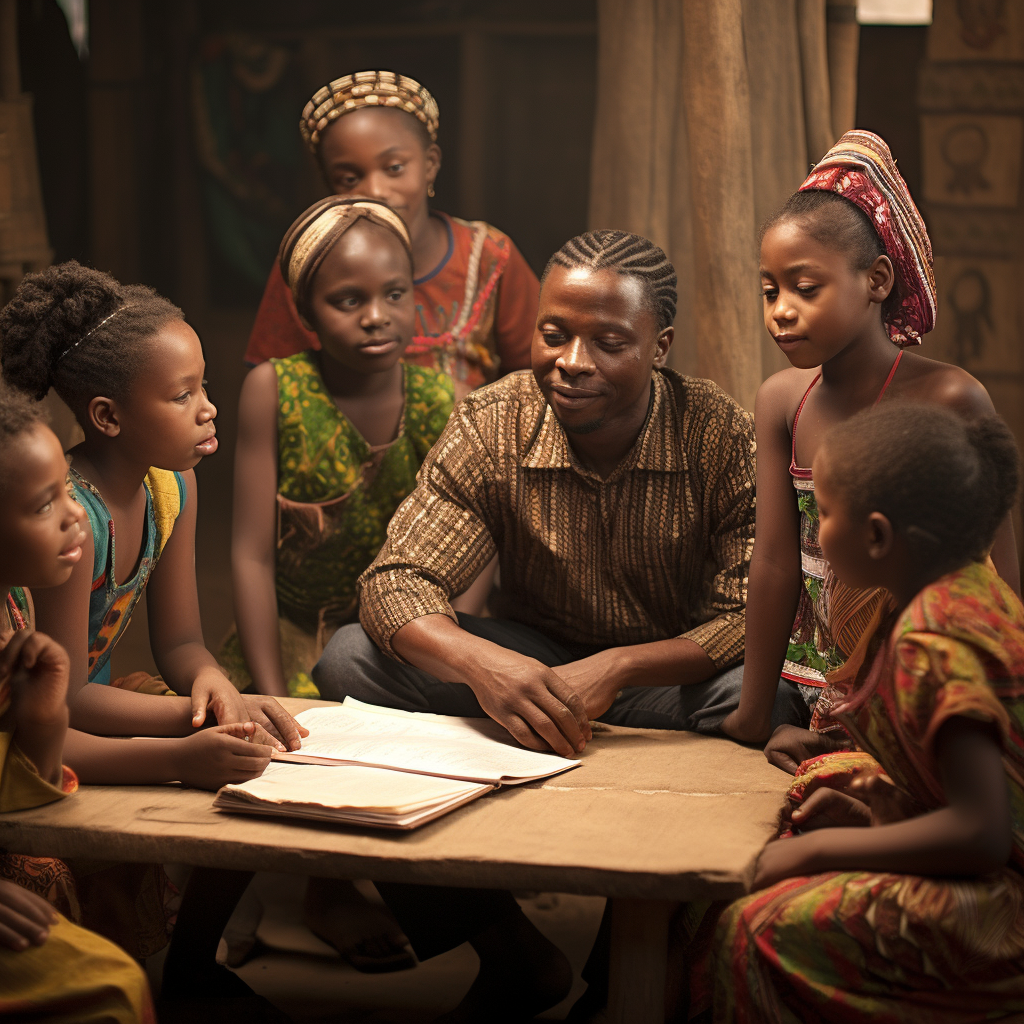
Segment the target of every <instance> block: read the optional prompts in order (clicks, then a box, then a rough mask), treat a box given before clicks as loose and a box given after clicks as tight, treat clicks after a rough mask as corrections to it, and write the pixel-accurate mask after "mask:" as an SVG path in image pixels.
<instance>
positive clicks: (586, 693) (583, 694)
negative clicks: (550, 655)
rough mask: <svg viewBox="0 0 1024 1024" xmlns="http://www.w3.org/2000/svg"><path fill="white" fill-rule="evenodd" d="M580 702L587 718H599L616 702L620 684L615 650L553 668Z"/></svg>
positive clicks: (601, 652) (620, 687)
mask: <svg viewBox="0 0 1024 1024" xmlns="http://www.w3.org/2000/svg"><path fill="white" fill-rule="evenodd" d="M551 671H552V672H554V673H555V675H557V676H559V677H560V678H561V679H563V680H565V682H566V684H567V685H568V686H569V687H570V688H571V689H572V690H573V692H574V693H576V694H578V695H579V697H580V699H581V700H582V701H583V707H584V708H585V709H586V712H587V717H588V718H589V719H590V720H591V721H593V720H594V719H597V718H600V717H601V716H602V715H603V714H604V713H605V712H606V711H607V710H608V709H609V708H610V707H611V706H612V704H613V703H614V702H615V698H616V697H617V696H618V693H619V691H620V690H621V689H622V683H621V682H620V681H619V673H618V671H617V661H616V648H610V649H609V650H607V651H600V652H598V653H597V654H592V655H591V656H590V657H589V658H581V659H580V660H579V661H570V662H569V663H568V664H566V665H556V666H555V667H554V668H553V669H552V670H551Z"/></svg>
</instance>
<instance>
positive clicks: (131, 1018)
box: [0, 917, 156, 1024]
mask: <svg viewBox="0 0 1024 1024" xmlns="http://www.w3.org/2000/svg"><path fill="white" fill-rule="evenodd" d="M0 1018H3V1019H4V1020H12V1021H14V1020H31V1021H32V1024H156V1018H155V1016H154V1015H153V1006H152V1002H151V1000H150V995H149V985H148V984H147V982H146V975H145V974H144V973H143V971H142V968H141V967H139V965H138V964H137V963H136V962H135V961H134V960H133V959H132V958H131V957H130V956H128V954H127V953H125V952H124V951H123V950H121V949H119V948H118V947H117V946H115V945H114V944H113V943H112V942H108V941H107V940H106V939H104V938H102V937H101V936H99V935H96V934H95V933H94V932H90V931H86V929H84V928H79V927H78V925H76V924H72V923H71V922H70V921H69V920H68V919H67V918H65V917H61V918H60V919H59V920H58V922H57V924H55V925H53V926H52V927H51V928H50V937H49V938H48V939H47V940H46V942H44V943H43V945H41V946H30V947H29V948H28V949H25V950H22V951H21V952H15V951H13V950H10V949H4V948H0Z"/></svg>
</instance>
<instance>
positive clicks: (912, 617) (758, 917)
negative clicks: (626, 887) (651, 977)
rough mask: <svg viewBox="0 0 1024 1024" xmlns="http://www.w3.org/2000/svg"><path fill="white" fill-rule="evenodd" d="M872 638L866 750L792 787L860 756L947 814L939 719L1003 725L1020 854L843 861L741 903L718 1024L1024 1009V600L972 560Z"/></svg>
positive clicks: (849, 712)
mask: <svg viewBox="0 0 1024 1024" xmlns="http://www.w3.org/2000/svg"><path fill="white" fill-rule="evenodd" d="M870 639H871V638H870V636H865V638H864V642H863V644H862V645H861V647H860V648H858V650H857V651H856V652H854V654H853V655H851V657H850V659H849V660H848V662H847V665H846V672H845V673H844V675H845V676H846V678H847V680H849V681H850V682H849V683H848V689H847V692H848V693H850V694H851V699H850V701H849V703H847V704H846V705H845V706H844V705H840V711H839V717H840V720H841V721H842V722H843V724H844V726H845V727H846V728H847V730H848V731H849V732H850V734H851V735H852V736H853V737H854V738H855V740H856V742H857V745H858V747H859V748H860V750H859V752H852V753H841V754H835V755H826V756H825V757H823V758H817V759H815V761H813V762H807V763H806V764H805V765H803V766H801V768H802V772H801V775H799V776H798V777H797V779H796V780H795V781H794V784H793V792H792V795H793V797H794V798H795V799H797V800H799V798H800V797H801V795H802V793H803V792H804V790H805V789H806V788H807V784H808V780H809V779H810V778H811V777H813V776H815V775H822V774H826V775H827V774H828V773H829V772H832V771H834V770H838V771H840V772H848V771H849V768H850V765H849V764H848V762H849V761H850V760H851V759H857V760H859V763H860V765H861V766H862V767H866V768H869V769H873V770H876V771H884V772H885V773H886V774H887V775H888V776H889V778H890V779H891V780H892V781H893V783H895V785H896V786H897V788H898V789H899V790H900V792H901V794H902V795H903V796H904V798H905V799H906V801H907V803H908V805H910V806H916V807H919V808H920V813H922V814H924V813H928V812H930V811H933V810H937V809H939V808H941V807H943V806H945V805H946V799H945V795H944V792H943V789H942V785H941V782H940V780H939V775H938V769H937V766H936V764H935V760H934V752H933V744H934V740H935V736H936V734H937V733H938V731H939V729H940V728H941V726H942V725H943V723H945V722H946V721H947V720H948V719H950V718H952V717H955V716H966V717H968V718H973V719H977V720H980V721H984V722H991V723H992V724H993V726H994V727H995V728H996V729H997V731H998V733H999V736H1000V738H1001V741H1002V747H1003V763H1004V765H1005V768H1006V777H1007V782H1008V785H1009V792H1010V808H1011V822H1012V839H1013V849H1012V854H1011V859H1010V863H1009V864H1008V865H1007V866H1006V867H1005V868H1002V869H1000V870H998V871H994V872H991V873H990V874H987V875H984V876H981V877H976V878H960V879H940V878H925V877H917V876H912V875H899V874H888V873H884V872H878V871H842V872H839V871H832V872H827V873H825V874H821V875H815V876H811V877H802V878H788V879H786V880H784V881H782V882H779V883H777V884H776V885H773V886H771V887H770V888H768V889H765V890H763V891H761V892H757V893H754V894H753V895H751V896H748V897H746V898H744V899H742V900H739V901H737V902H736V903H733V904H731V905H730V906H729V907H728V908H727V909H726V910H725V912H724V914H723V916H722V918H721V919H720V921H719V924H718V930H717V933H716V937H715V948H714V955H713V958H712V963H713V985H714V1010H715V1020H720V1021H739V1022H759V1024H760V1022H765V1021H780V1022H787V1024H788V1022H804V1021H815V1022H816V1021H844V1022H845V1021H849V1022H851V1024H852V1022H854V1021H858V1022H859V1021H867V1020H870V1021H872V1024H926V1022H927V1024H947V1022H948V1024H953V1022H956V1024H967V1022H974V1021H979V1022H980V1021H991V1020H1000V1019H1009V1018H1010V1015H1016V1014H1024V608H1022V606H1021V603H1020V600H1019V599H1018V598H1017V596H1016V595H1015V594H1014V593H1013V591H1012V590H1011V589H1010V588H1009V587H1008V586H1007V585H1006V584H1005V583H1004V582H1003V581H1002V580H1001V579H1000V577H999V576H998V574H997V573H996V572H995V571H994V569H993V568H992V567H991V565H986V564H980V563H977V564H972V565H970V566H968V567H966V568H964V569H960V570H958V571H957V572H954V573H950V574H949V575H947V576H944V577H943V578H942V579H940V580H938V581H936V582H935V583H933V584H931V585H930V586H928V587H926V588H925V589H924V590H923V591H922V592H921V593H920V594H918V595H917V597H916V598H915V599H914V600H913V601H912V602H911V603H910V605H909V606H908V607H907V608H906V610H905V611H904V612H903V613H902V615H901V616H900V618H899V621H898V623H897V624H896V627H895V629H894V630H893V631H892V633H891V634H889V636H888V639H887V640H886V642H885V643H884V645H883V646H882V647H881V650H880V651H879V653H878V654H877V656H876V657H875V659H874V660H872V659H871V658H870V657H869V656H867V657H866V656H865V655H866V652H868V651H869V650H870V646H871V645H870ZM779 841H780V842H786V841H787V840H786V839H781V840H779ZM1013 1019H1015V1020H1020V1019H1022V1018H1021V1017H1019V1016H1014V1017H1013Z"/></svg>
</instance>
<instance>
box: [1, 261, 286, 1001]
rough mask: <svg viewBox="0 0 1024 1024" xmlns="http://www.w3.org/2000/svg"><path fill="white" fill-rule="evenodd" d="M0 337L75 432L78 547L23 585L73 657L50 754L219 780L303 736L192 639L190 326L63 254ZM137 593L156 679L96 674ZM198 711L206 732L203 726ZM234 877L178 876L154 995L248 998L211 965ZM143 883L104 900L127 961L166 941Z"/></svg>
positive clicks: (109, 778)
mask: <svg viewBox="0 0 1024 1024" xmlns="http://www.w3.org/2000/svg"><path fill="white" fill-rule="evenodd" d="M0 338H2V350H0V358H2V365H3V378H4V380H5V381H6V382H7V383H8V384H10V385H12V386H14V387H16V388H18V389H20V390H21V391H23V392H25V393H26V394H28V395H29V396H30V397H32V398H34V399H37V400H39V399H42V398H43V397H44V396H45V395H46V394H47V392H48V391H49V389H50V387H53V388H54V389H55V391H56V392H57V394H58V395H59V396H60V398H61V399H62V400H63V401H64V402H65V403H66V404H67V405H68V407H69V408H70V409H71V411H72V412H73V413H74V414H75V417H76V419H77V420H78V423H79V425H80V426H81V427H82V430H83V431H84V434H85V440H84V441H83V442H82V443H81V444H80V445H78V446H77V447H76V448H74V449H72V451H71V452H70V453H69V463H70V466H69V477H70V486H71V488H72V491H73V495H74V497H75V499H76V501H77V502H78V503H79V505H81V506H82V507H83V508H84V509H85V513H86V516H85V520H86V522H87V524H88V525H87V528H86V531H85V540H84V542H83V544H82V556H81V558H80V559H79V560H78V561H77V563H76V564H75V565H74V566H73V568H72V570H71V573H70V574H69V576H68V578H67V579H66V580H65V581H64V582H62V583H61V584H60V585H59V586H54V587H52V588H48V589H45V590H39V591H38V592H37V593H36V594H35V606H36V615H37V621H38V624H39V627H40V628H41V629H43V630H44V631H45V632H47V633H48V634H49V635H51V636H52V637H53V638H54V639H55V640H56V641H57V642H58V643H59V644H60V645H61V646H62V647H63V648H64V649H65V650H66V651H67V653H68V655H69V657H70V659H71V667H70V682H69V687H68V707H69V712H70V724H71V727H72V728H71V730H70V731H69V733H68V737H67V740H66V742H65V747H64V751H65V753H64V758H65V762H66V763H67V764H68V765H69V766H70V767H71V768H72V769H73V770H74V771H75V772H76V773H77V775H78V776H79V778H80V779H81V780H82V781H83V782H88V783H96V784H101V785H102V784H112V783H117V784H125V783H128V784H139V785H144V784H155V783H165V782H175V781H177V782H181V783H184V784H185V785H190V786H196V787H199V788H208V789H218V788H219V787H220V786H222V785H224V784H226V783H229V782H240V781H245V780H246V779H250V778H254V777H256V776H258V775H259V774H260V773H261V772H262V771H263V769H264V768H265V767H266V764H267V763H268V760H269V757H270V754H271V751H272V749H273V748H274V747H276V748H278V749H280V750H285V749H286V747H285V743H286V742H287V743H288V744H289V745H290V746H291V747H292V748H293V749H297V748H298V747H299V746H300V736H301V735H302V732H303V730H302V727H301V726H299V725H298V723H297V722H295V720H294V719H293V718H292V717H291V715H289V714H288V713H287V712H286V711H285V710H284V708H283V707H281V705H280V704H278V702H277V701H275V700H273V699H272V698H269V697H264V696H261V695H251V696H244V697H243V696H242V695H240V694H239V693H238V691H237V690H236V689H235V687H234V686H232V684H231V683H230V681H229V680H228V679H227V678H226V676H225V675H224V673H223V672H222V671H221V669H220V668H219V666H218V665H217V662H216V660H215V659H214V657H213V655H212V654H210V652H209V651H207V649H206V645H205V643H204V640H203V634H202V626H201V622H200V616H199V602H198V596H197V593H196V578H195V524H196V505H197V495H196V483H195V474H194V471H193V467H194V466H195V465H197V464H198V463H199V461H200V460H201V459H203V458H204V457H206V456H207V455H210V454H212V453H213V452H215V451H216V448H217V440H216V430H215V428H214V425H213V421H214V418H215V417H216V414H217V410H216V408H215V407H214V406H213V404H212V403H211V402H210V400H209V398H208V397H207V394H206V388H205V384H206V382H205V380H204V379H203V371H204V369H205V363H204V361H203V351H202V345H201V343H200V341H199V338H198V337H197V335H196V333H195V331H193V330H192V328H191V327H189V326H188V324H186V323H185V321H184V319H183V317H182V313H181V310H180V309H178V308H177V307H176V306H174V305H173V304H172V303H170V302H168V301H167V300H166V299H164V298H162V297H161V296H159V295H157V294H156V293H155V292H154V291H153V290H152V289H151V288H147V287H145V286H143V285H122V284H120V283H119V282H117V281H115V280H114V279H113V278H112V277H110V275H109V274H104V273H102V272H101V271H98V270H94V269H91V268H88V267H83V266H80V265H79V264H78V263H75V262H73V261H72V262H68V263H63V264H60V265H58V266H53V267H49V268H47V269H46V270H44V271H42V272H41V273H38V274H29V275H27V276H26V277H25V278H24V279H23V280H22V281H21V283H20V284H19V286H18V289H17V291H16V292H15V295H14V298H13V299H12V300H11V301H10V302H9V303H8V304H7V306H5V307H4V309H3V311H2V312H0ZM143 592H144V593H145V594H146V599H147V600H146V604H147V611H148V618H149V629H150V646H151V648H152V653H153V657H154V660H155V661H156V664H157V666H158V668H159V669H160V673H161V676H160V677H153V676H151V675H149V674H148V673H145V672H135V673H132V674H131V675H129V676H127V677H124V678H120V679H112V678H111V672H110V660H109V659H110V653H111V651H112V649H113V647H114V646H115V645H116V644H117V643H118V642H119V640H120V639H121V637H122V636H123V635H124V631H125V629H126V627H127V625H128V622H129V620H130V618H131V615H132V612H133V611H134V610H135V608H136V607H137V604H138V601H139V599H140V598H141V596H142V594H143ZM214 719H216V721H217V723H218V724H217V726H216V727H215V728H205V729H204V728H202V727H203V726H204V725H209V724H211V723H212V721H213V720H214ZM116 737H132V738H131V739H118V738H116ZM114 870H115V871H116V872H120V873H121V874H123V875H125V877H128V876H130V875H131V872H125V871H124V867H123V866H118V867H117V868H115V869H114ZM156 870H157V871H159V873H160V876H161V877H160V878H157V879H155V880H153V882H152V883H147V886H148V885H149V884H152V885H155V886H156V887H157V893H156V896H159V895H160V892H159V889H160V886H161V881H162V869H160V868H159V867H157V868H156ZM238 882H239V878H238V876H237V875H236V874H234V873H232V872H212V873H211V872H209V871H202V870H198V869H197V871H195V872H193V874H192V876H191V878H190V880H189V884H188V888H187V889H186V891H185V895H184V899H183V903H182V906H181V910H180V912H179V915H178V920H177V924H176V925H175V929H174V935H173V940H172V944H171V949H170V950H169V952H168V956H167V960H166V962H165V967H164V984H163V988H162V996H161V998H163V999H165V1000H177V999H183V1000H184V999H190V998H199V997H201V996H204V995H205V996H209V997H223V998H225V999H226V1000H228V1001H233V1000H235V999H236V997H237V998H238V999H239V1000H240V1001H241V1003H242V1004H244V1005H245V1006H248V1008H249V1010H250V1011H252V1010H254V1008H255V1007H257V1006H258V1005H259V1004H260V997H258V996H256V995H255V993H252V992H251V991H250V990H248V989H247V987H246V986H245V985H244V984H242V983H241V982H239V980H238V979H237V978H235V976H234V975H233V974H231V973H230V972H229V971H226V970H225V969H224V968H221V967H218V965H217V964H216V960H215V957H216V950H217V944H218V942H219V939H220V936H221V933H222V932H223V930H224V926H225V924H226V923H227V919H228V917H230V913H231V910H232V908H233V905H234V902H235V901H236V900H237V896H238V895H239V893H238V892H234V893H233V892H232V887H233V885H235V884H238ZM247 882H248V878H247V877H246V876H241V884H242V886H243V887H244V885H245V884H247ZM144 893H145V894H146V895H147V897H148V898H146V899H138V900H136V899H135V898H134V894H133V896H132V899H131V900H130V901H124V900H123V897H122V901H121V903H118V904H117V905H119V906H120V905H122V903H123V905H124V906H131V907H134V908H138V909H139V911H140V912H139V913H138V915H137V917H136V918H135V919H134V920H133V922H125V923H126V925H128V926H129V927H128V929H127V930H126V932H125V933H124V935H123V936H121V935H119V941H120V942H121V944H122V945H124V944H125V942H126V941H128V942H130V943H143V944H145V945H143V946H141V947H137V948H131V949H130V950H129V951H130V952H133V953H135V955H137V956H139V957H146V956H149V955H151V954H152V953H155V952H156V951H158V950H159V949H160V948H162V946H163V945H165V944H166V941H167V939H166V935H167V922H166V921H165V920H164V911H163V906H162V905H161V901H160V900H159V899H158V898H154V894H153V891H152V889H147V890H144ZM143 911H145V912H143ZM109 916H110V917H111V918H113V917H116V916H118V915H116V914H114V913H111V914H110V915H109ZM157 916H158V917H159V920H151V919H150V918H153V917H157ZM235 1005H236V1008H237V1006H238V1005H239V1004H238V1003H236V1004H235ZM225 1009H228V1007H227V1006H226V1005H225ZM264 1009H266V1007H264ZM268 1012H270V1011H268ZM273 1012H276V1011H273Z"/></svg>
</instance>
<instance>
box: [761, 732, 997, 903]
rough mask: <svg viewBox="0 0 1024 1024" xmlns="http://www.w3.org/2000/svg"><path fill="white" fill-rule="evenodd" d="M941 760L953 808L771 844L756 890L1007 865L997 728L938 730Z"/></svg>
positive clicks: (964, 871) (958, 873) (973, 871)
mask: <svg viewBox="0 0 1024 1024" xmlns="http://www.w3.org/2000/svg"><path fill="white" fill-rule="evenodd" d="M935 757H936V761H937V764H938V767H939V777H940V778H941V780H942V785H943V789H944V790H945V794H946V799H947V800H948V801H949V806H948V807H943V808H941V809H940V810H937V811H931V812H929V813H928V814H922V815H920V816H919V817H916V818H908V819H906V820H905V821H899V822H896V823H894V824H890V825H877V826H874V827H871V828H823V829H820V830H818V831H815V832H811V833H808V834H806V835H801V836H795V837H793V838H792V839H782V840H779V841H777V842H773V843H769V844H768V845H767V846H766V847H765V849H764V851H763V852H762V854H761V857H760V859H759V860H758V863H757V874H756V877H755V879H754V887H755V888H758V889H760V888H764V887H765V886H768V885H772V884H773V883H775V882H778V881H780V880H781V879H783V878H789V877H792V876H794V875H814V874H820V873H821V872H824V871H884V872H893V873H897V874H910V875H928V876H940V877H943V876H961V877H964V876H968V877H969V876H974V875H980V874H984V873H985V872H987V871H992V870H995V869H996V868H1000V867H1002V866H1004V865H1005V864H1006V862H1007V860H1008V859H1009V856H1010V850H1011V838H1010V797H1009V792H1008V789H1007V783H1006V772H1005V769H1004V767H1003V761H1002V752H1001V750H1000V747H999V742H998V740H997V738H996V734H995V731H994V728H993V727H992V726H991V725H990V724H987V723H985V722H980V721H977V720H975V719H971V718H965V717H961V716H956V717H953V718H950V719H949V720H948V721H947V722H946V723H945V724H944V725H943V726H942V728H941V729H940V730H939V732H938V735H937V736H936V739H935Z"/></svg>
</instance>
